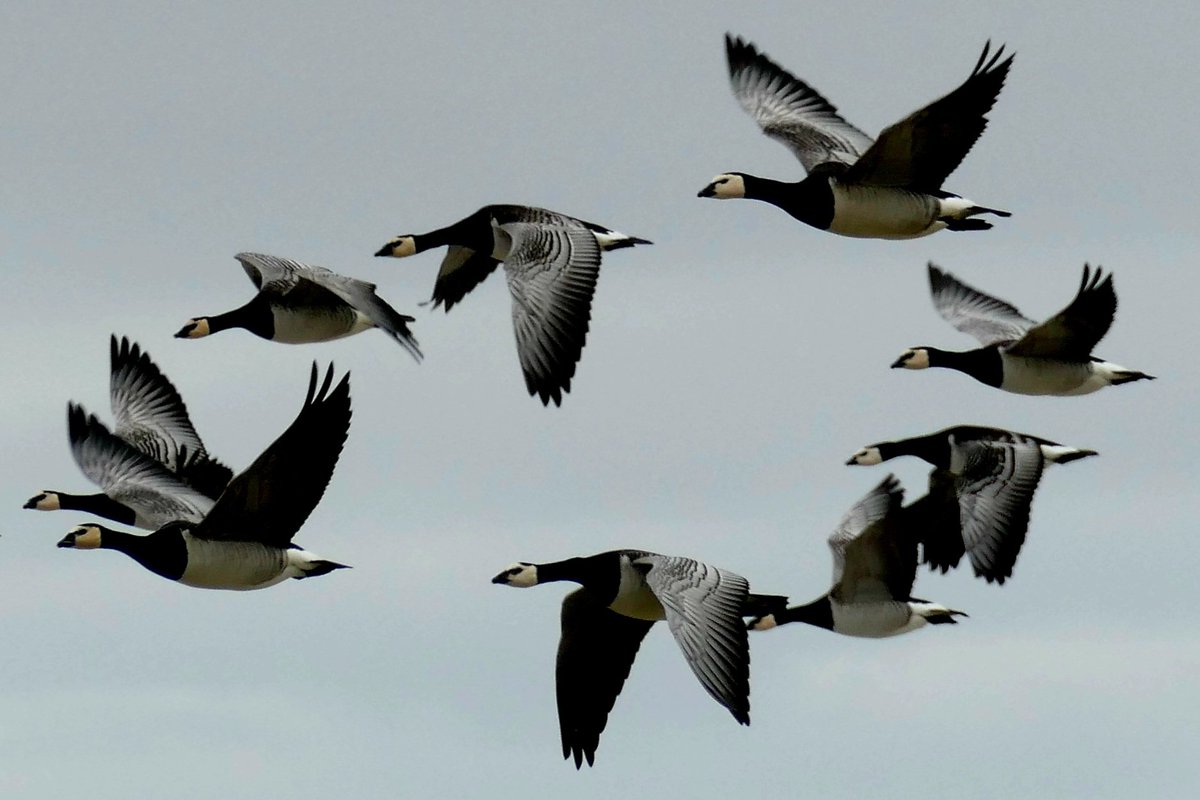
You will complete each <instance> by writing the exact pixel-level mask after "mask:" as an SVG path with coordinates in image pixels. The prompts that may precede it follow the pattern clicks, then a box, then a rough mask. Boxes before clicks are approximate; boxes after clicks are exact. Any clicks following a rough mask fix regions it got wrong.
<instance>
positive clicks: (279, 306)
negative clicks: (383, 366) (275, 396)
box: [175, 253, 421, 361]
mask: <svg viewBox="0 0 1200 800" xmlns="http://www.w3.org/2000/svg"><path fill="white" fill-rule="evenodd" d="M235 258H237V260H238V262H240V263H241V265H242V269H244V270H245V271H246V275H247V276H248V277H249V278H250V280H251V281H252V282H253V283H254V285H255V287H257V288H258V294H256V295H255V296H254V297H253V298H252V299H251V300H250V302H248V303H246V304H245V305H244V306H241V307H239V308H235V309H234V310H233V311H227V312H225V313H224V314H217V315H215V316H211V317H194V318H192V319H190V320H188V321H187V323H186V324H185V325H184V326H183V327H182V328H180V329H179V331H178V332H177V333H176V334H175V336H176V338H180V339H198V338H201V337H203V336H208V335H210V334H213V333H217V332H218V331H223V330H228V329H230V328H244V329H246V330H248V331H250V332H251V333H253V334H254V335H255V336H258V337H260V338H263V339H268V340H270V341H273V342H282V343H284V344H307V343H310V342H327V341H330V340H333V339H340V338H342V337H345V336H353V335H354V334H356V333H361V332H362V331H365V330H367V329H369V328H379V329H380V330H381V331H383V332H384V333H386V334H387V335H388V336H390V337H392V339H394V340H395V341H396V343H397V344H399V345H400V346H401V347H403V348H404V349H405V350H407V351H408V353H409V354H410V355H411V356H412V357H413V358H414V359H416V360H417V361H420V360H421V350H420V348H419V347H418V345H417V340H416V339H415V338H414V337H413V335H412V331H410V330H409V328H408V323H410V322H412V321H413V317H410V316H407V315H405V314H400V313H399V312H397V311H396V309H394V308H392V307H391V306H390V305H388V303H386V302H385V301H384V300H383V299H382V298H380V297H379V296H378V295H376V294H375V284H373V283H367V282H366V281H360V280H358V279H356V278H348V277H346V276H344V275H338V274H337V273H336V272H332V271H330V270H328V269H325V268H324V267H316V266H312V265H311V264H302V263H300V262H299V261H292V260H291V259H287V258H278V257H276V256H269V255H263V254H261V253H238V254H237V256H235Z"/></svg>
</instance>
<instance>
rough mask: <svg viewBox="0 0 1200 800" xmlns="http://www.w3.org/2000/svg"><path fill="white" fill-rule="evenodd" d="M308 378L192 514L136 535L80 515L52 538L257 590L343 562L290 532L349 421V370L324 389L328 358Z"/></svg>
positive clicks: (323, 481) (220, 585)
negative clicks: (322, 370)
mask: <svg viewBox="0 0 1200 800" xmlns="http://www.w3.org/2000/svg"><path fill="white" fill-rule="evenodd" d="M317 377H318V374H317V368H316V365H315V364H314V365H313V371H312V377H311V378H310V380H309V387H308V395H307V397H306V399H305V402H304V406H303V407H302V408H301V410H300V413H299V415H298V416H297V417H296V419H295V421H293V422H292V424H291V425H290V426H289V427H288V428H287V430H285V431H284V432H283V433H282V434H281V435H280V436H279V438H278V439H276V440H275V441H274V442H273V443H272V444H271V445H270V446H269V447H268V448H267V449H266V450H265V451H264V452H263V453H262V455H260V456H259V457H258V458H257V459H255V461H254V463H253V464H251V465H250V467H249V468H247V469H246V470H245V471H244V472H242V473H241V474H239V475H238V476H237V477H235V478H234V479H233V480H232V481H230V483H229V485H228V486H227V487H226V488H225V490H224V491H223V492H222V493H221V496H220V497H219V498H218V499H217V501H216V503H214V504H213V506H212V507H211V508H210V509H209V510H208V511H207V512H206V513H205V514H204V515H203V516H202V517H201V518H199V519H176V520H173V521H171V522H168V523H166V524H164V525H162V526H160V527H159V528H158V529H157V530H155V531H154V532H153V533H151V534H149V535H146V536H138V535H134V534H130V533H126V532H124V531H117V530H112V529H110V528H106V527H104V526H102V525H98V524H96V523H89V524H85V525H80V526H78V527H76V528H74V529H73V530H71V531H70V532H68V533H67V535H66V536H65V537H63V539H62V540H61V541H60V542H59V543H58V546H59V547H64V548H75V549H78V550H93V549H101V548H102V549H108V550H116V551H118V552H121V553H124V554H125V555H127V556H129V557H130V558H132V559H133V560H134V561H136V562H138V563H139V564H141V565H142V566H143V567H145V568H146V569H147V570H149V571H151V572H153V573H155V574H156V575H160V576H162V577H164V578H167V579H168V580H173V581H178V582H179V583H182V584H184V585H185V586H192V587H196V588H201V589H231V590H239V591H244V590H252V589H263V588H266V587H268V586H273V585H275V584H277V583H279V582H281V581H283V580H286V579H288V578H296V579H299V578H307V577H314V576H317V575H325V574H327V573H329V572H331V571H333V570H335V569H341V568H344V566H345V565H343V564H338V563H336V562H333V561H328V560H326V559H323V558H320V557H319V556H317V555H315V554H313V553H311V552H309V551H307V550H304V549H302V548H300V547H298V546H296V545H294V544H292V541H291V540H292V537H293V536H294V535H295V533H296V531H297V530H298V529H299V528H300V526H301V525H303V524H304V521H305V520H306V519H307V518H308V516H309V514H311V513H312V510H313V508H315V507H316V504H317V502H318V501H319V500H320V499H321V495H322V494H323V493H324V491H325V487H326V485H327V484H328V483H329V479H330V477H331V476H332V474H333V469H334V466H335V465H336V464H337V460H338V455H339V454H340V453H341V449H342V445H343V443H344V442H345V440H346V433H347V431H348V430H349V427H350V383H349V377H350V376H349V374H347V375H345V376H343V378H342V380H341V381H339V382H338V384H337V385H336V386H334V387H333V388H332V390H331V389H330V386H331V384H332V382H333V368H332V367H330V369H329V370H328V371H327V372H326V375H325V380H324V382H323V383H322V384H321V385H320V388H318V384H317Z"/></svg>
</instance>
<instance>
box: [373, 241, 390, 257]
mask: <svg viewBox="0 0 1200 800" xmlns="http://www.w3.org/2000/svg"><path fill="white" fill-rule="evenodd" d="M391 254H392V245H391V244H385V245H384V246H383V247H381V248H379V252H378V253H376V254H375V255H377V256H390V255H391Z"/></svg>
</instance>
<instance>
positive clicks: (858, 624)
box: [747, 475, 966, 638]
mask: <svg viewBox="0 0 1200 800" xmlns="http://www.w3.org/2000/svg"><path fill="white" fill-rule="evenodd" d="M903 500H904V489H902V488H901V487H900V482H899V481H898V480H896V477H895V476H894V475H888V476H887V477H886V478H884V479H883V482H882V483H880V484H879V485H878V486H876V487H875V488H874V489H872V490H871V491H870V492H868V493H867V495H866V496H865V497H863V498H862V499H861V500H859V501H858V503H856V504H855V505H854V506H853V507H852V508H851V509H850V510H849V511H848V512H846V515H845V516H844V517H843V518H842V521H841V522H840V523H839V524H838V527H837V528H836V529H835V530H834V532H833V533H832V534H830V536H829V549H830V550H831V551H832V553H833V586H832V587H831V588H830V590H829V591H828V592H826V593H825V594H824V595H822V596H821V597H818V598H817V599H816V600H813V601H812V602H811V603H807V604H805V605H802V606H792V607H791V608H787V609H785V610H782V611H775V612H773V613H770V614H766V615H763V616H760V617H758V618H756V619H754V620H751V622H750V623H749V625H748V626H747V627H749V628H750V629H752V630H768V629H770V628H774V627H777V626H779V625H784V624H786V623H789V622H805V623H808V624H809V625H815V626H816V627H818V628H825V629H826V630H831V631H833V632H834V633H840V634H843V635H846V636H862V637H868V638H882V637H885V636H897V635H899V634H901V633H908V632H909V631H914V630H916V629H917V628H921V627H923V626H925V625H926V624H930V625H942V624H946V623H949V624H956V622H957V621H956V620H955V619H954V618H955V617H956V616H963V617H965V616H966V614H965V613H964V612H962V611H956V610H955V609H952V608H946V607H945V606H943V605H938V604H937V603H931V602H929V601H928V600H918V599H916V598H915V597H913V596H912V595H911V594H910V593H911V592H912V585H913V582H914V581H915V580H916V575H917V541H918V539H919V535H920V532H919V530H918V529H917V525H916V522H917V520H916V519H915V518H914V517H912V516H910V515H909V514H907V513H906V510H905V509H904V508H903V507H902V503H903Z"/></svg>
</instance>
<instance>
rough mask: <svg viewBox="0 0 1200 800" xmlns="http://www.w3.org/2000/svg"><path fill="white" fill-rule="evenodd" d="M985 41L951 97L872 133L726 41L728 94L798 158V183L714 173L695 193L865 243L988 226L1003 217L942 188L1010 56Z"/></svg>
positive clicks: (979, 126)
mask: <svg viewBox="0 0 1200 800" xmlns="http://www.w3.org/2000/svg"><path fill="white" fill-rule="evenodd" d="M1003 54H1004V48H1003V47H1001V48H1000V49H998V50H997V51H996V52H995V53H992V52H991V44H990V42H989V43H988V44H987V45H984V48H983V52H982V53H981V54H980V56H979V61H978V62H977V63H976V64H975V69H973V70H972V71H971V74H970V76H969V77H968V78H967V79H966V80H965V81H964V82H963V83H962V85H961V86H959V87H958V88H957V89H955V90H954V91H952V92H950V93H949V94H948V95H946V96H945V97H943V98H941V99H940V100H935V101H934V102H932V103H930V104H929V105H927V106H925V107H924V108H922V109H920V110H919V111H915V112H913V113H912V114H910V115H909V116H907V117H905V118H904V119H902V120H900V121H899V122H897V123H895V124H894V125H891V126H889V127H887V128H885V129H884V130H883V132H882V133H880V134H879V138H878V139H876V140H874V141H872V140H871V137H869V136H867V135H866V134H865V133H863V132H862V131H860V130H859V129H858V128H855V127H854V126H853V125H851V124H850V123H848V122H846V120H844V119H842V118H841V117H840V116H839V115H838V113H837V109H836V108H835V107H834V106H833V105H832V104H831V103H830V102H829V101H827V100H826V99H825V98H824V97H822V96H821V95H820V94H819V93H817V91H816V90H815V89H813V88H812V87H811V86H809V85H808V84H807V83H805V82H804V81H802V80H800V79H799V78H796V77H795V76H794V75H792V74H791V73H790V72H788V71H787V70H785V69H783V68H782V67H780V66H778V65H777V64H775V63H774V62H773V61H771V60H770V59H769V58H767V57H766V56H765V55H764V54H762V53H760V52H759V51H758V50H757V49H756V48H755V46H754V45H753V44H750V43H749V42H745V41H743V40H742V39H741V38H738V37H734V36H730V35H729V34H726V35H725V55H726V57H727V59H728V61H729V80H730V83H731V85H732V87H733V93H734V96H735V97H736V98H737V100H738V102H739V103H740V104H741V106H742V108H743V109H745V111H746V113H748V114H749V115H750V116H751V117H753V118H754V121H755V122H757V123H758V125H759V127H760V128H762V131H763V133H765V134H766V135H767V136H770V137H771V138H772V139H775V140H776V141H778V142H780V143H781V144H783V145H784V146H786V147H787V148H788V149H789V150H791V151H792V153H793V154H794V155H795V156H796V157H797V158H799V159H800V163H801V164H802V165H803V166H804V169H805V171H806V172H807V173H808V176H807V177H806V178H805V179H804V180H802V181H799V182H797V183H786V182H783V181H775V180H771V179H769V178H760V177H756V176H754V175H747V174H745V173H742V172H727V173H724V174H721V175H718V176H717V177H715V178H714V179H713V180H712V182H711V183H710V184H708V186H706V187H704V189H702V190H701V191H700V197H715V198H718V199H731V198H738V197H747V198H750V199H752V200H763V201H765V202H768V203H771V204H772V205H775V206H778V207H779V208H781V209H783V210H784V211H786V212H787V213H788V214H790V215H792V216H793V217H795V218H796V219H798V220H800V221H801V222H804V223H807V224H808V225H811V226H813V227H814V228H819V229H821V230H827V231H830V232H832V233H838V234H841V235H843V236H855V237H865V238H874V239H912V238H916V237H918V236H926V235H928V234H931V233H934V232H936V231H940V230H942V229H943V228H945V229H948V230H952V231H977V230H986V229H988V228H990V227H992V225H991V223H990V222H987V221H985V220H982V219H976V218H975V217H976V216H977V215H979V214H994V215H996V216H999V217H1007V216H1010V214H1009V212H1007V211H1000V210H999V209H995V208H987V207H985V206H980V205H977V204H976V203H974V202H972V201H970V200H967V199H965V198H963V197H959V196H958V195H954V194H950V193H949V192H945V191H942V183H943V182H944V181H945V180H946V177H947V176H949V175H950V173H951V172H953V171H954V170H955V168H957V167H958V165H959V163H961V162H962V160H963V158H964V157H965V156H966V155H967V153H968V152H969V151H970V149H971V147H972V146H973V145H974V144H975V140H976V139H978V138H979V135H980V134H981V133H983V129H984V128H985V127H987V113H988V112H989V111H990V110H991V108H992V106H993V104H995V102H996V97H997V96H998V95H999V94H1000V89H1001V88H1002V87H1003V86H1004V79H1005V78H1006V77H1007V76H1008V70H1009V67H1010V66H1011V65H1012V60H1013V57H1012V56H1011V55H1010V56H1009V57H1008V58H1006V59H1004V60H1001V56H1002V55H1003Z"/></svg>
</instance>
